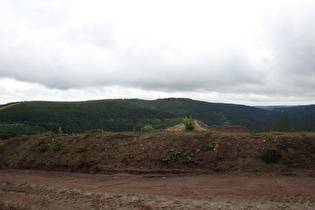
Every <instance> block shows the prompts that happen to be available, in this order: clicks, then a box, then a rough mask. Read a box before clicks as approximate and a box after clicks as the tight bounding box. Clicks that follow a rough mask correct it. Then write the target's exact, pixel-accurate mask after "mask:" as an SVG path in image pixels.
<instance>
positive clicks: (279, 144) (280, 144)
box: [276, 140, 285, 149]
mask: <svg viewBox="0 0 315 210" xmlns="http://www.w3.org/2000/svg"><path fill="white" fill-rule="evenodd" d="M276 147H277V148H278V149H283V148H284V147H285V145H284V144H283V142H282V140H278V141H277V143H276Z"/></svg>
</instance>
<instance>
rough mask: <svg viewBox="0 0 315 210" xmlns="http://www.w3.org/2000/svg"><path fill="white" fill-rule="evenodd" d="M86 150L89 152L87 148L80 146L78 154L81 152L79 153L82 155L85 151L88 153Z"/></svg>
mask: <svg viewBox="0 0 315 210" xmlns="http://www.w3.org/2000/svg"><path fill="white" fill-rule="evenodd" d="M86 150H87V148H86V146H79V147H78V148H77V152H79V153H82V152H84V151H86Z"/></svg>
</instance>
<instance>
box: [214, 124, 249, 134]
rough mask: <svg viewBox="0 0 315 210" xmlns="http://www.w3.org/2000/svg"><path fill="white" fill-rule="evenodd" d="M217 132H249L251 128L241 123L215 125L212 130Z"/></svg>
mask: <svg viewBox="0 0 315 210" xmlns="http://www.w3.org/2000/svg"><path fill="white" fill-rule="evenodd" d="M211 131H212V132H217V133H249V132H250V130H249V129H248V128H246V127H244V126H240V125H233V126H232V125H223V126H218V127H215V128H213V129H212V130H211Z"/></svg>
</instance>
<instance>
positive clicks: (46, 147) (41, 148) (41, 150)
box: [39, 144, 49, 152]
mask: <svg viewBox="0 0 315 210" xmlns="http://www.w3.org/2000/svg"><path fill="white" fill-rule="evenodd" d="M48 148H49V146H48V145H47V144H41V145H39V151H40V152H46V151H47V150H48Z"/></svg>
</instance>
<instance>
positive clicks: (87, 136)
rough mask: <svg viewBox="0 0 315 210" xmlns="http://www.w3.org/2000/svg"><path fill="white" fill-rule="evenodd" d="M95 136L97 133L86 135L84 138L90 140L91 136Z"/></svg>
mask: <svg viewBox="0 0 315 210" xmlns="http://www.w3.org/2000/svg"><path fill="white" fill-rule="evenodd" d="M95 135H96V133H88V134H86V135H85V137H84V138H85V139H86V138H89V137H90V136H95Z"/></svg>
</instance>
